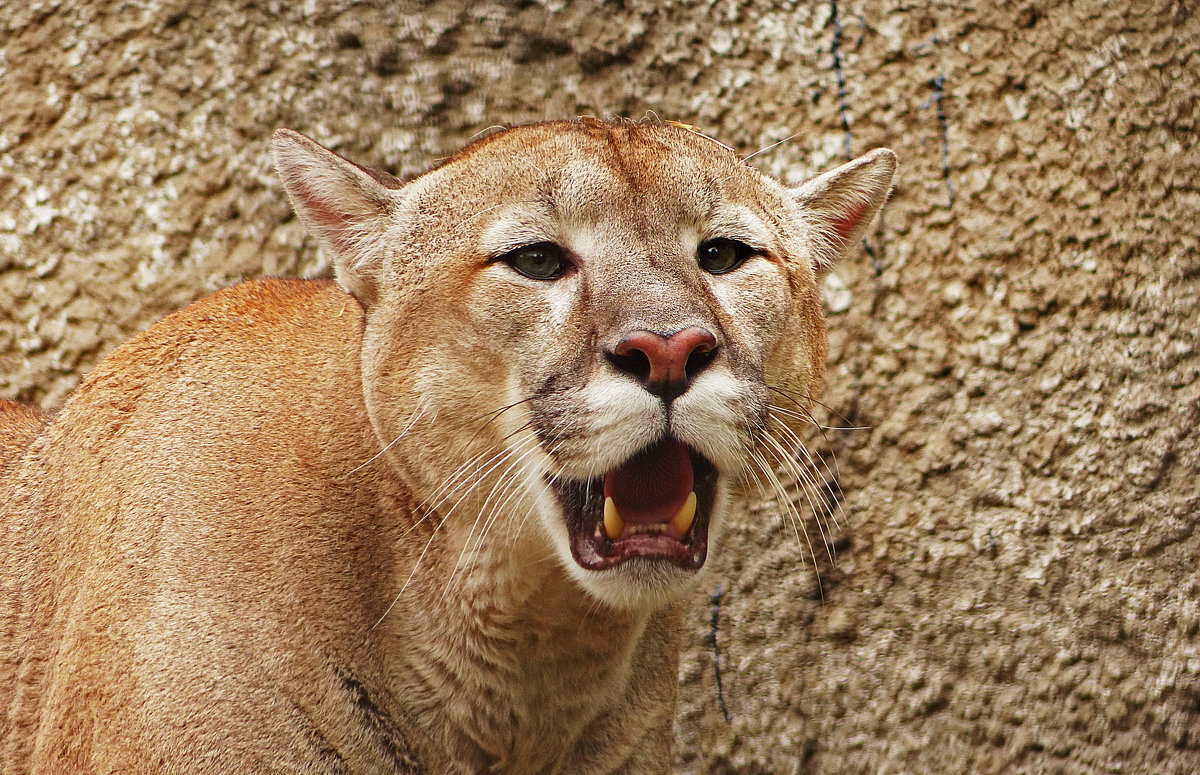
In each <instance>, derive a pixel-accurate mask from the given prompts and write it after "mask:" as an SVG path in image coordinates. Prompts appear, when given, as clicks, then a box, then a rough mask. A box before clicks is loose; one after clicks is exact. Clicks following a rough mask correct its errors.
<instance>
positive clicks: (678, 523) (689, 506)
mask: <svg viewBox="0 0 1200 775" xmlns="http://www.w3.org/2000/svg"><path fill="white" fill-rule="evenodd" d="M695 518H696V492H695V491H694V490H693V491H692V492H689V493H688V496H687V500H685V501H684V502H683V505H682V506H680V507H679V511H677V512H675V516H673V517H671V527H673V528H675V532H676V533H678V534H679V535H680V536H683V534H684V533H686V532H687V531H688V528H689V527H691V526H692V520H694V519H695Z"/></svg>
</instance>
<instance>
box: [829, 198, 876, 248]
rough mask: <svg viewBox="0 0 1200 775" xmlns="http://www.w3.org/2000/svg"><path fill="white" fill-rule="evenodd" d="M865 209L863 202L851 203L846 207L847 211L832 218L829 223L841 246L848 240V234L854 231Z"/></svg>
mask: <svg viewBox="0 0 1200 775" xmlns="http://www.w3.org/2000/svg"><path fill="white" fill-rule="evenodd" d="M866 209H867V206H866V205H863V204H859V205H851V206H850V207H848V208H847V212H846V213H845V214H844V215H840V216H838V217H836V218H834V219H833V221H832V222H831V223H830V225H831V226H832V227H833V231H834V233H835V234H836V235H837V236H838V241H839V242H840V243H841V244H842V245H843V246H844V245H845V244H846V243H847V242H848V241H849V240H850V235H851V234H853V233H854V229H855V228H856V227H857V226H858V222H859V221H860V220H862V217H863V213H864V212H865V211H866Z"/></svg>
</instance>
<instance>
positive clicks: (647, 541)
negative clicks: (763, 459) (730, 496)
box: [554, 437, 717, 570]
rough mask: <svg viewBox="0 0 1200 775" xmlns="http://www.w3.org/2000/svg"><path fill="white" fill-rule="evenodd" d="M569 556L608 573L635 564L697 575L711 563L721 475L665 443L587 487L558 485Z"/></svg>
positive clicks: (575, 482) (696, 456)
mask: <svg viewBox="0 0 1200 775" xmlns="http://www.w3.org/2000/svg"><path fill="white" fill-rule="evenodd" d="M554 489H555V490H556V491H557V493H558V497H559V501H560V502H561V503H562V507H563V511H564V513H565V514H566V521H567V532H568V534H569V535H570V539H571V554H572V555H573V556H574V557H575V561H576V562H577V563H579V565H580V567H583V568H586V569H588V570H605V569H607V568H612V567H615V566H617V565H620V564H621V563H623V562H625V561H627V560H631V559H634V558H642V559H645V560H661V561H664V562H670V563H674V564H675V565H678V566H679V567H681V568H685V569H688V570H697V569H699V568H700V567H701V566H703V565H704V560H705V558H706V557H707V556H708V524H709V518H710V516H711V514H712V505H713V499H714V498H715V494H716V489H717V470H716V468H715V467H714V466H713V465H712V463H710V462H708V460H706V459H705V458H704V457H703V456H702V455H700V454H699V453H698V452H696V451H695V450H693V449H690V448H689V447H688V446H687V445H686V444H684V443H683V442H681V441H678V440H677V439H674V438H671V437H667V438H664V439H663V440H662V441H659V442H658V443H656V444H653V445H651V446H649V447H647V448H646V449H644V450H642V451H641V452H639V453H637V454H636V455H634V456H633V457H631V458H630V459H629V460H627V461H625V462H624V463H622V464H621V465H620V466H618V467H617V468H615V469H613V470H612V471H609V472H608V473H606V474H604V475H603V476H599V477H596V478H594V479H590V480H571V481H562V480H559V481H556V482H555V483H554Z"/></svg>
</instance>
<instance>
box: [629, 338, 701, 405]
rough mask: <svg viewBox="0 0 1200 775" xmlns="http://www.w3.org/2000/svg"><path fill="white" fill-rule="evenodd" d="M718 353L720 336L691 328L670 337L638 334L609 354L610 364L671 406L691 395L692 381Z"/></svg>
mask: <svg viewBox="0 0 1200 775" xmlns="http://www.w3.org/2000/svg"><path fill="white" fill-rule="evenodd" d="M716 353H717V338H716V336H714V335H713V333H712V332H711V331H708V330H706V329H703V328H700V327H699V326H691V327H689V328H685V329H682V330H680V331H676V332H675V333H673V334H671V335H669V336H663V335H662V334H656V333H654V332H653V331H634V332H633V333H632V334H629V335H628V336H626V337H625V338H624V339H622V340H621V342H620V344H618V345H617V346H616V348H615V349H614V350H613V351H612V353H610V354H609V361H611V362H612V364H613V365H614V366H616V367H617V368H618V369H620V370H621V371H623V372H625V373H627V374H630V375H632V376H633V377H634V378H635V379H637V380H638V382H640V383H642V386H643V387H644V388H646V390H648V391H649V392H651V393H653V394H654V395H656V396H660V397H661V398H662V399H663V400H664V401H668V402H669V401H672V400H674V399H675V398H678V397H679V396H681V395H683V394H684V393H686V392H687V389H688V388H689V387H691V381H692V379H694V378H695V376H696V375H697V374H698V373H700V372H701V371H703V370H704V368H705V367H707V366H708V365H709V364H710V363H712V361H713V359H714V358H715V357H716Z"/></svg>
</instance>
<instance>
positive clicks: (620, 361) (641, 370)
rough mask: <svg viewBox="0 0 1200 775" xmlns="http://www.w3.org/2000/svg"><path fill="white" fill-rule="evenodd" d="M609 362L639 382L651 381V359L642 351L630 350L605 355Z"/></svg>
mask: <svg viewBox="0 0 1200 775" xmlns="http://www.w3.org/2000/svg"><path fill="white" fill-rule="evenodd" d="M605 355H606V356H607V357H608V362H609V363H611V364H612V365H613V366H615V367H616V368H617V370H619V371H623V372H625V373H626V374H629V375H631V376H633V377H635V378H636V379H637V381H638V382H642V383H645V382H648V381H649V380H650V358H649V357H648V356H647V355H646V353H644V352H642V351H641V350H635V349H628V350H626V351H625V352H624V353H615V352H608V353H605Z"/></svg>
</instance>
